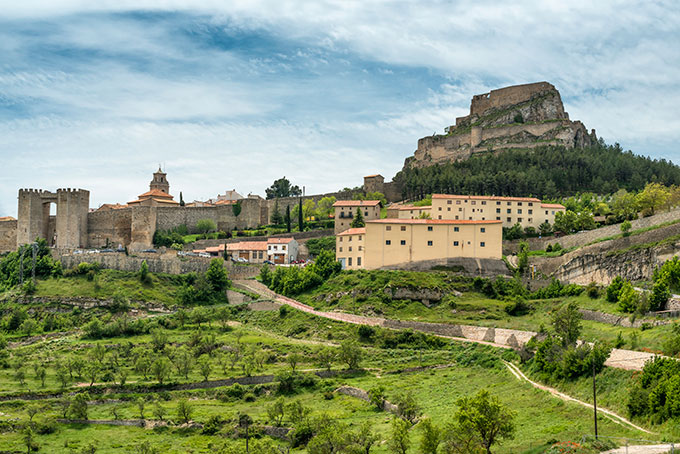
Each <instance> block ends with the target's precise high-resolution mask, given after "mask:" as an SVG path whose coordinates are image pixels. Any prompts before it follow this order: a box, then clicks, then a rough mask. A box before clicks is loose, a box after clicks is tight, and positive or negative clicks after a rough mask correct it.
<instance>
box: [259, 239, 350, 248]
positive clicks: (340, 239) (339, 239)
mask: <svg viewBox="0 0 680 454" xmlns="http://www.w3.org/2000/svg"><path fill="white" fill-rule="evenodd" d="M338 238H339V240H340V242H341V243H342V237H338ZM271 248H272V247H271V246H269V249H271Z"/></svg>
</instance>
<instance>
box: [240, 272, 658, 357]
mask: <svg viewBox="0 0 680 454" xmlns="http://www.w3.org/2000/svg"><path fill="white" fill-rule="evenodd" d="M234 285H235V286H237V287H239V288H242V289H244V290H248V291H250V292H253V293H257V294H260V295H263V296H266V297H268V298H271V299H272V300H273V301H274V302H276V303H279V304H287V305H289V306H291V307H294V308H296V309H298V310H300V311H303V312H307V313H308V314H312V315H316V316H318V317H323V318H327V319H330V320H336V321H340V322H346V323H353V324H357V325H370V326H387V324H388V323H389V322H394V321H393V320H389V319H386V318H380V317H366V316H363V315H355V314H348V313H345V312H325V311H318V310H316V309H314V308H313V307H311V306H308V305H306V304H303V303H301V302H299V301H296V300H294V299H292V298H288V297H285V296H283V295H279V294H277V293H274V292H273V291H271V290H270V289H268V288H267V287H266V286H265V285H263V284H262V283H261V282H258V281H255V280H238V281H234ZM423 325H431V327H432V326H434V327H442V328H446V327H454V326H455V327H460V333H459V334H462V335H463V336H450V335H446V334H441V333H439V332H433V331H427V330H424V329H419V328H417V327H415V328H413V329H414V330H415V331H421V332H425V333H427V334H433V335H435V336H439V337H444V338H447V339H453V340H458V341H462V342H474V343H477V344H485V345H491V346H494V347H500V348H516V347H518V346H519V345H520V344H522V343H523V342H526V341H528V340H529V339H530V338H531V337H532V336H534V335H535V334H536V333H534V332H531V331H520V330H513V329H502V328H487V327H480V326H469V325H447V324H445V323H438V324H435V323H428V324H423ZM440 331H441V330H440ZM654 356H655V355H654V354H653V353H647V352H639V351H635V350H622V349H619V348H615V349H612V352H611V355H610V356H609V358H607V361H606V362H605V365H606V366H609V367H615V368H617V369H625V370H642V368H643V367H644V365H645V363H646V362H647V361H649V360H650V359H652V358H653V357H654Z"/></svg>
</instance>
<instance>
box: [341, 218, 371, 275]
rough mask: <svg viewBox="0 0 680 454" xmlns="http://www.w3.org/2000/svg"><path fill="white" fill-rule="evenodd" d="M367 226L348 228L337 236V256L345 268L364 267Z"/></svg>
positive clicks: (356, 268)
mask: <svg viewBox="0 0 680 454" xmlns="http://www.w3.org/2000/svg"><path fill="white" fill-rule="evenodd" d="M365 243H366V228H365V227H361V228H354V229H347V230H345V231H344V232H342V233H339V234H338V235H337V236H336V237H335V256H336V257H337V258H338V261H339V262H340V263H341V264H342V268H343V269H345V270H358V269H362V268H364V252H365V251H364V245H365Z"/></svg>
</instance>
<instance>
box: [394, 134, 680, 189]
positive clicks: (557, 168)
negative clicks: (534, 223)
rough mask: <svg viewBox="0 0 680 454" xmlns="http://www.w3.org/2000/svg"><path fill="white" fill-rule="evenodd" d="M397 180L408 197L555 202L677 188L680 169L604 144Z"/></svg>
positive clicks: (509, 155) (478, 159)
mask: <svg viewBox="0 0 680 454" xmlns="http://www.w3.org/2000/svg"><path fill="white" fill-rule="evenodd" d="M394 181H397V182H398V183H399V184H400V185H401V187H402V188H403V189H402V191H403V195H404V197H406V198H414V197H415V198H422V197H424V196H425V195H426V194H430V193H433V192H434V193H445V194H486V195H506V196H511V195H512V196H536V197H541V198H555V197H565V196H570V195H573V194H576V193H579V192H584V191H589V192H594V193H597V194H610V193H614V192H616V191H617V190H618V189H622V188H623V189H626V190H628V191H638V190H640V189H642V188H644V186H645V184H646V183H648V182H659V183H663V184H665V185H667V186H670V185H676V184H679V183H680V167H678V166H676V165H675V164H673V163H672V162H670V161H666V160H665V159H662V160H653V159H650V158H647V157H643V156H637V155H634V154H633V153H632V152H630V151H623V149H622V148H621V147H620V145H618V144H616V145H606V144H604V142H601V143H599V144H598V145H596V146H593V147H589V148H583V149H567V148H565V147H554V146H550V147H549V146H546V147H539V148H535V149H533V150H511V151H505V152H502V153H493V154H492V153H488V154H486V153H484V154H478V155H475V156H473V157H471V158H470V159H467V160H464V161H458V162H452V163H448V164H437V165H433V166H431V167H425V168H406V169H404V170H402V171H401V172H399V173H398V174H397V175H396V176H395V177H394Z"/></svg>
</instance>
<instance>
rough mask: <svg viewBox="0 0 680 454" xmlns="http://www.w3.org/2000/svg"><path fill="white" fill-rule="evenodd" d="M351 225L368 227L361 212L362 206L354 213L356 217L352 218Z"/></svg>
mask: <svg viewBox="0 0 680 454" xmlns="http://www.w3.org/2000/svg"><path fill="white" fill-rule="evenodd" d="M350 227H352V228H353V229H355V228H357V227H366V223H365V222H364V216H363V215H362V214H361V208H357V212H356V214H355V215H354V219H352V223H351V224H350Z"/></svg>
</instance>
